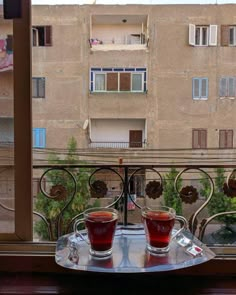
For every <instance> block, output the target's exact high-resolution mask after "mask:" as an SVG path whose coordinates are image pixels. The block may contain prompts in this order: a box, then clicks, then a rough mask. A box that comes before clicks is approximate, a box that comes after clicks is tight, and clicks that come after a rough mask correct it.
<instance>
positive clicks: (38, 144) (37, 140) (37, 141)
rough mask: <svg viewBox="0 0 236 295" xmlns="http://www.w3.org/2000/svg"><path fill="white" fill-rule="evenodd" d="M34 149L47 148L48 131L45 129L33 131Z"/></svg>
mask: <svg viewBox="0 0 236 295" xmlns="http://www.w3.org/2000/svg"><path fill="white" fill-rule="evenodd" d="M33 147H34V148H45V147H46V129H45V128H34V129H33Z"/></svg>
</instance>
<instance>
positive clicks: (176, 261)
mask: <svg viewBox="0 0 236 295" xmlns="http://www.w3.org/2000/svg"><path fill="white" fill-rule="evenodd" d="M81 233H82V234H83V235H85V237H86V233H85V231H81ZM214 256H215V254H214V253H213V252H212V251H211V250H210V249H209V248H208V247H207V246H206V245H204V244H203V243H202V242H200V241H199V240H198V239H197V238H196V237H194V236H193V235H192V234H191V233H190V232H189V231H187V230H184V231H183V232H182V233H181V234H180V235H178V236H177V238H176V239H174V240H173V241H172V242H171V246H170V251H169V253H168V254H166V255H163V256H156V255H151V254H150V253H149V252H148V251H147V250H146V238H145V233H144V229H143V226H142V225H134V226H120V227H119V226H118V228H117V229H116V233H115V238H114V241H113V253H112V256H110V257H109V258H106V259H96V258H93V257H91V255H90V254H89V246H88V244H87V243H86V242H85V241H83V240H82V239H81V238H80V237H77V236H75V234H74V233H71V234H67V235H65V236H62V237H60V238H59V239H58V241H57V245H56V254H55V260H56V263H57V264H59V265H60V266H62V267H65V268H69V269H75V270H83V271H92V272H106V273H108V272H110V273H139V272H162V271H168V270H175V269H181V268H186V267H190V266H194V265H197V264H201V263H203V262H206V261H208V260H210V259H212V258H214Z"/></svg>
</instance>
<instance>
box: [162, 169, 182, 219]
mask: <svg viewBox="0 0 236 295" xmlns="http://www.w3.org/2000/svg"><path fill="white" fill-rule="evenodd" d="M177 175H178V171H177V170H176V169H175V168H174V167H172V168H171V170H170V172H169V173H166V175H165V176H164V177H163V197H164V203H165V206H168V207H171V208H174V209H175V211H176V213H177V214H179V215H182V201H181V199H180V197H179V195H178V193H177V191H176V190H175V186H174V182H175V178H176V176H177ZM181 186H182V179H181V178H179V180H178V183H177V188H178V190H179V189H180V187H181Z"/></svg>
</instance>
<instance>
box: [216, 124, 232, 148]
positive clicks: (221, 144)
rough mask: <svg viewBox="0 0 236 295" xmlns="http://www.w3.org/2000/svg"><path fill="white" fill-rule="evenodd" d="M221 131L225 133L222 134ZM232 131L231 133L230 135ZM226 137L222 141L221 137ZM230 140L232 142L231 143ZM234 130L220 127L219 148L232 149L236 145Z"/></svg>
mask: <svg viewBox="0 0 236 295" xmlns="http://www.w3.org/2000/svg"><path fill="white" fill-rule="evenodd" d="M221 133H223V134H222V135H221ZM229 133H230V135H229ZM222 136H223V137H224V140H223V142H222V140H221V138H222ZM228 136H230V137H231V140H230V141H229V140H228ZM229 142H230V143H231V144H229ZM233 142H234V131H233V129H220V130H219V148H220V149H232V148H233V147H234V143H233Z"/></svg>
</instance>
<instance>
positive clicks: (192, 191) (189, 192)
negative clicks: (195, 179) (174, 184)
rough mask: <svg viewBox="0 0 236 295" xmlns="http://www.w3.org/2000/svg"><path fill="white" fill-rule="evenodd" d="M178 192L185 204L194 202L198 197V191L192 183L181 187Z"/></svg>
mask: <svg viewBox="0 0 236 295" xmlns="http://www.w3.org/2000/svg"><path fill="white" fill-rule="evenodd" d="M179 194H180V198H181V199H182V201H183V202H184V203H186V204H192V203H195V202H196V201H197V199H198V191H197V189H196V188H195V187H193V186H192V185H190V186H189V185H187V186H185V187H183V188H182V189H181V191H180V193H179Z"/></svg>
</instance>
